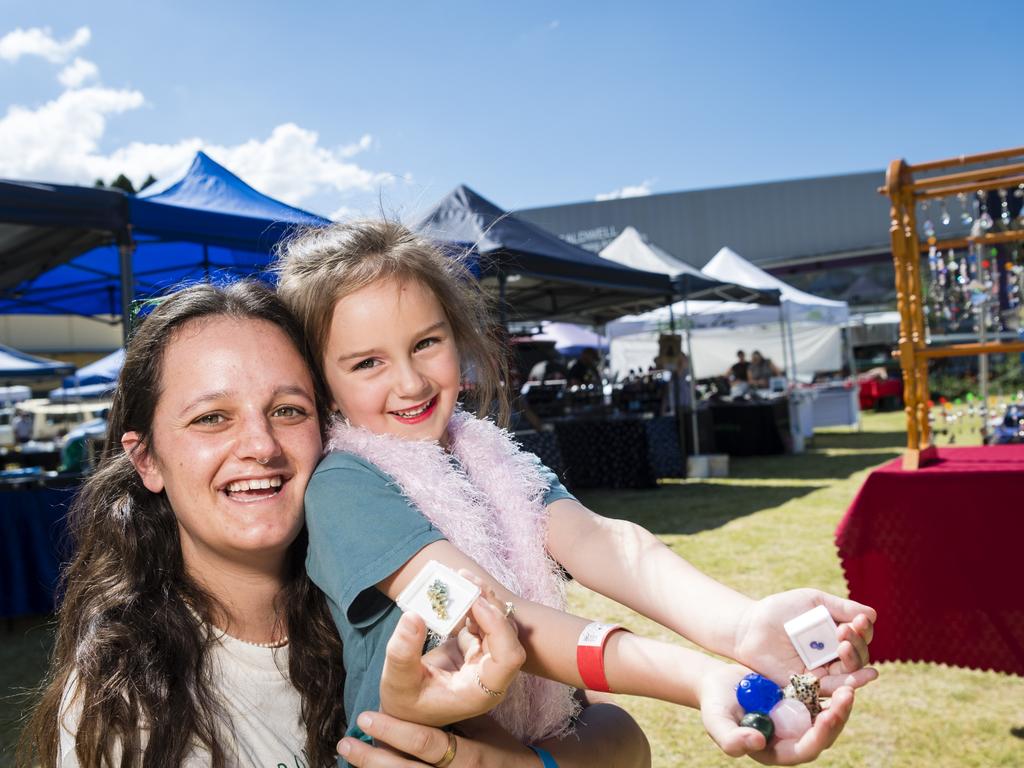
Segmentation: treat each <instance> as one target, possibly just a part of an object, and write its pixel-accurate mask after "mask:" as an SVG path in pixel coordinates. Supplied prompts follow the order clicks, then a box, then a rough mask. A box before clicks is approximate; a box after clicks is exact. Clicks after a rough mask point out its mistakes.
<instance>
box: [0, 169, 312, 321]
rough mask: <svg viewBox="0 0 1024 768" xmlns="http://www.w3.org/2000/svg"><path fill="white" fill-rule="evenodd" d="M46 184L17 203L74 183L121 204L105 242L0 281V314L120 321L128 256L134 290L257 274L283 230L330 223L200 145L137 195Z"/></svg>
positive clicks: (1, 211)
mask: <svg viewBox="0 0 1024 768" xmlns="http://www.w3.org/2000/svg"><path fill="white" fill-rule="evenodd" d="M13 184H15V183H11V182H0V222H2V224H0V227H2V226H4V225H5V224H6V222H7V221H8V220H9V218H8V217H9V216H10V215H13V213H16V211H11V210H9V209H8V207H7V206H5V201H6V200H7V197H5V195H4V192H5V188H7V187H11V189H10V190H9V191H10V194H9V197H12V198H15V199H17V196H16V195H15V193H16V192H18V191H19V190H17V189H16V188H14V187H13V186H12V185H13ZM36 186H41V185H36ZM50 191H51V194H50V195H49V196H47V195H45V194H42V191H41V192H40V193H39V194H38V195H37V198H39V199H38V200H34V201H30V200H25V201H22V202H23V205H22V207H23V208H31V207H32V205H33V204H35V205H36V206H37V207H40V206H41V207H45V206H46V205H48V204H50V202H49V201H50V200H52V199H56V198H57V197H58V195H57V193H67V192H68V191H74V192H77V193H81V194H82V196H83V197H88V198H95V201H97V202H95V204H96V205H99V204H100V203H103V204H105V205H113V203H114V202H116V201H119V202H120V205H121V206H122V208H121V209H119V210H118V214H119V215H118V216H117V217H114V216H110V217H108V218H109V221H108V222H106V226H108V227H110V229H108V230H107V231H106V233H105V238H101V239H100V242H101V243H102V244H100V243H97V244H98V245H100V247H96V248H92V250H86V249H87V248H88V247H89V244H88V243H86V245H85V248H83V249H82V250H86V252H84V253H82V251H79V253H81V255H78V256H77V258H73V259H70V260H69V259H68V258H64V259H63V261H64V262H66V263H60V262H59V261H58V262H57V263H58V264H59V266H54V264H53V263H50V264H48V265H46V271H43V269H34V270H31V271H29V272H27V273H26V274H25V275H24V277H22V279H20V280H18V281H17V282H15V283H13V284H12V282H11V281H10V280H7V281H0V313H26V314H30V313H45V314H77V315H86V316H95V315H109V316H111V321H112V322H119V316H120V314H121V312H122V306H121V305H122V300H121V293H122V269H121V266H122V264H127V263H129V259H130V263H131V265H132V269H131V278H132V282H131V283H129V284H127V287H128V289H129V292H130V293H131V294H132V295H134V296H141V297H144V296H148V295H153V294H155V293H159V292H160V291H162V290H165V289H166V288H168V287H171V286H173V285H176V284H178V283H181V282H184V281H188V280H195V279H201V278H205V277H216V276H221V275H223V276H241V275H251V274H259V273H260V272H262V271H263V270H265V269H266V267H267V265H268V264H269V262H270V259H271V251H272V249H273V247H274V245H275V244H276V243H277V242H278V241H279V240H280V239H281V238H282V237H283V236H284V235H285V234H286V233H287V232H288V231H289V230H291V229H292V228H295V227H297V226H304V225H322V224H325V223H327V219H324V218H321V217H319V216H316V215H315V214H312V213H310V212H308V211H304V210H302V209H300V208H295V207H293V206H290V205H286V204H285V203H282V202H280V201H278V200H275V199H274V198H272V197H268V196H267V195H264V194H262V193H260V192H258V191H256V190H255V189H253V188H252V187H250V186H249V185H248V184H246V183H245V182H244V181H242V180H241V179H240V178H238V177H237V176H236V175H234V174H233V173H231V172H230V171H228V170H227V169H226V168H224V167H223V166H221V165H219V164H218V163H216V162H214V161H213V160H212V159H210V158H209V157H208V156H207V155H206V154H204V153H203V152H199V153H198V154H197V155H196V157H195V158H194V160H193V161H192V164H191V166H190V167H189V168H188V169H187V170H186V171H185V173H184V174H182V175H181V176H180V177H177V178H174V179H172V180H170V181H169V182H167V183H165V184H163V185H160V186H159V187H157V188H155V189H154V188H150V189H147V190H144V191H143V192H142V193H141V194H139V195H138V196H131V195H123V194H121V193H119V192H112V191H110V190H93V189H85V188H76V187H64V188H54V187H52V185H51V186H50ZM50 224H51V228H54V227H56V228H58V229H60V228H61V227H63V226H64V225H65V224H64V223H63V222H61V221H60V220H59V219H58V220H56V221H51V222H50ZM128 225H130V228H129V227H128ZM2 233H3V229H2V228H0V236H2ZM0 244H2V237H0ZM13 253H14V254H15V255H17V253H18V252H17V250H14V251H13ZM65 255H67V253H66V252H65ZM71 255H72V256H73V255H75V254H71ZM2 256H3V251H0V258H2ZM3 266H4V263H3V261H0V268H3ZM114 317H118V319H117V320H114V319H113V318H114Z"/></svg>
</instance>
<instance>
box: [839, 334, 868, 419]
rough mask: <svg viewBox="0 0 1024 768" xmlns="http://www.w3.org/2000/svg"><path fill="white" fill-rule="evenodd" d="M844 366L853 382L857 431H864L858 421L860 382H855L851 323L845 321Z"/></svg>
mask: <svg viewBox="0 0 1024 768" xmlns="http://www.w3.org/2000/svg"><path fill="white" fill-rule="evenodd" d="M843 330H844V331H845V332H846V364H847V365H848V366H849V367H850V380H851V381H852V382H853V397H854V399H855V400H856V402H857V431H858V432H860V431H862V430H863V429H864V425H863V424H861V420H860V382H859V381H858V380H857V358H856V357H854V354H853V322H852V321H850V320H847V321H846V327H845V328H844V329H843Z"/></svg>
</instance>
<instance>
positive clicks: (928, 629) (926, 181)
mask: <svg viewBox="0 0 1024 768" xmlns="http://www.w3.org/2000/svg"><path fill="white" fill-rule="evenodd" d="M1022 189H1024V147H1018V148H1016V149H1012V150H1005V151H1000V152H991V153H986V154H981V155H969V156H961V157H958V158H951V159H948V160H940V161H936V162H929V163H923V164H920V165H914V166H911V165H909V164H907V163H906V162H905V161H903V160H895V161H893V162H892V163H891V164H890V166H889V172H888V176H887V179H886V187H885V188H884V190H880V191H882V192H884V193H885V194H887V195H888V196H889V198H890V200H891V201H892V216H891V225H890V233H891V235H892V244H893V248H892V252H893V261H894V265H895V271H896V287H897V296H898V303H899V311H900V338H899V353H900V355H899V358H900V366H901V368H902V372H903V386H904V393H903V395H904V400H905V402H906V413H907V449H906V451H905V453H904V455H903V457H902V459H897V460H895V461H893V462H890V463H889V464H887V465H885V466H883V467H881V468H879V469H877V470H875V471H874V472H872V473H871V474H870V475H869V476H868V478H867V479H866V480H865V482H864V485H863V487H862V488H861V490H860V492H859V493H858V495H857V498H856V499H855V500H854V502H853V504H852V505H851V506H850V508H849V510H848V511H847V513H846V516H845V517H844V518H843V521H842V523H841V524H840V526H839V528H838V529H837V531H836V543H837V545H838V547H839V552H840V556H841V558H842V560H843V566H844V569H845V571H846V576H847V580H848V582H849V586H850V597H851V598H853V599H855V600H859V601H862V602H865V603H868V604H871V605H873V606H874V607H875V608H877V609H878V624H877V626H876V628H875V638H874V642H873V643H872V645H871V649H872V650H871V653H872V657H873V658H876V659H880V660H913V661H931V662H936V663H943V664H957V665H961V666H967V667H976V668H981V669H993V670H998V671H1003V672H1010V673H1014V674H1022V675H1024V641H1022V638H1024V593H1022V592H1021V590H1020V589H1019V588H1018V585H1019V581H1020V579H1019V574H1018V573H1017V571H1018V570H1019V569H1017V568H1016V563H1017V559H1016V558H1017V557H1018V555H1017V550H1018V549H1019V547H1018V539H1019V536H1018V535H1017V533H1018V532H1019V530H1020V524H1019V521H1018V518H1019V512H1018V510H1019V496H1020V488H1021V485H1022V483H1024V449H1022V448H1021V446H1020V445H1005V446H1003V445H988V446H983V447H977V448H951V447H944V448H942V449H941V450H940V449H938V448H936V446H935V444H934V442H933V440H932V435H931V427H930V424H929V420H928V417H929V413H928V412H929V405H928V401H929V399H930V397H931V392H930V391H929V384H928V364H929V361H931V360H935V359H939V358H948V357H958V356H973V355H979V356H981V357H980V360H979V380H980V381H979V384H980V386H981V387H982V392H983V396H982V397H981V398H979V408H980V411H981V415H982V419H981V423H982V425H987V419H986V418H985V416H986V408H987V406H988V403H987V398H986V397H984V394H985V393H984V386H985V370H986V368H985V363H986V360H987V357H986V356H987V355H990V354H1000V353H1002V354H1006V353H1019V352H1021V351H1024V342H1021V341H1013V342H1009V343H1007V342H1002V341H986V336H987V337H988V338H991V337H992V336H996V337H997V338H998V336H999V335H1001V334H1002V333H1004V332H1005V330H1006V328H1007V327H1010V328H1014V327H1015V326H1016V327H1019V322H1020V318H1021V309H1022V308H1024V307H1022V305H1021V288H1022V287H1024V286H1022V282H1024V259H1022V257H1021V245H1022V244H1024V215H1022V214H1024V194H1022V195H1019V196H1018V195H1016V194H1015V193H1016V192H1017V191H1018V190H1022ZM919 206H920V218H921V219H922V221H923V224H922V228H921V232H920V234H919V230H918V207H919ZM965 226H969V227H970V229H969V232H970V234H969V235H967V236H966V237H963V236H962V232H957V231H956V228H958V227H959V228H962V227H965ZM1003 248H1007V249H1008V250H1005V251H1004V250H1002V249H1003ZM922 256H923V257H924V259H922ZM922 267H924V268H925V269H927V274H922V273H923V269H922ZM926 307H927V308H928V310H929V311H928V312H927V313H926V311H925V308H926ZM965 314H966V315H968V316H971V317H973V320H972V321H971V322H972V323H973V324H974V327H975V328H976V330H977V334H978V336H979V337H980V338H979V339H978V340H977V341H972V342H968V343H959V344H952V345H947V346H942V345H938V344H932V343H930V341H931V338H932V336H931V333H930V332H929V323H936V322H937V323H940V324H948V323H959V322H961V321H962V320H963V316H964V315H965ZM1013 335H1014V336H1015V335H1016V333H1015V332H1014V333H1013ZM984 428H985V427H984V426H983V429H984Z"/></svg>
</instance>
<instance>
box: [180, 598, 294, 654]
mask: <svg viewBox="0 0 1024 768" xmlns="http://www.w3.org/2000/svg"><path fill="white" fill-rule="evenodd" d="M184 603H185V607H186V608H188V612H189V613H191V614H192V615H193V616H194V617H195V618H196V619H197V620H198V621H200V622H202V623H203V624H209V626H211V627H213V628H214V629H215V630H217V631H218V632H220V633H221V634H222V635H224V636H225V637H230V638H231V639H232V640H237V641H238V642H240V643H245V644H246V645H254V646H256V647H257V648H284V646H286V645H288V635H285V636H284V637H282V638H281V639H279V640H271V641H270V642H269V643H255V642H253V641H252V640H243V639H242V638H240V637H235V636H234V635H229V634H228V633H227V631H226V630H223V629H221V628H220V627H218V626H216V625H214V624H210V622H208V621H206V620H205V619H204V618H203V617H202V616H200V615H199V612H198V611H197V610H196V609H195V608H193V607H192V604H191V603H189V602H188V601H187V600H185V601H184Z"/></svg>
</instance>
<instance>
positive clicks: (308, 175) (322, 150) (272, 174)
mask: <svg viewBox="0 0 1024 768" xmlns="http://www.w3.org/2000/svg"><path fill="white" fill-rule="evenodd" d="M372 143H373V139H372V138H371V137H369V136H363V137H362V138H361V139H360V140H359V141H358V142H357V143H355V144H350V145H348V146H344V147H341V148H340V149H336V150H330V149H328V148H327V147H322V146H320V144H319V136H318V134H317V133H316V131H311V130H308V129H306V128H302V127H300V126H298V125H296V124H295V123H284V124H282V125H279V126H277V127H276V128H274V130H273V131H271V133H270V136H268V137H267V138H266V139H265V140H263V141H260V140H257V139H250V140H249V141H247V142H245V143H244V144H239V145H237V146H233V147H224V146H210V147H208V148H207V150H206V151H207V153H208V154H209V155H210V157H212V158H213V159H214V160H216V161H217V162H219V163H221V164H223V165H225V166H227V167H228V168H230V169H231V170H232V171H234V172H235V173H237V174H238V175H239V176H241V177H242V178H243V179H245V180H246V181H247V182H249V183H250V184H252V185H253V186H254V187H256V189H258V190H260V191H261V192H266V193H267V194H270V195H274V196H275V197H279V198H281V199H282V200H284V201H285V202H286V203H291V204H292V205H298V204H300V203H301V202H302V201H303V200H307V199H309V198H310V197H312V196H313V195H315V194H318V193H321V192H325V191H335V192H346V191H349V190H363V191H366V190H372V189H375V188H377V187H379V186H381V185H383V184H389V183H391V182H392V181H393V180H394V178H395V177H394V175H393V174H390V173H381V172H378V171H370V170H367V169H365V168H363V167H361V166H359V165H357V164H356V163H352V162H349V160H350V158H352V157H353V156H354V155H356V154H358V153H359V152H362V151H363V149H364V147H368V146H370V145H371V144H372Z"/></svg>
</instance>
